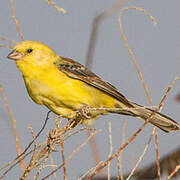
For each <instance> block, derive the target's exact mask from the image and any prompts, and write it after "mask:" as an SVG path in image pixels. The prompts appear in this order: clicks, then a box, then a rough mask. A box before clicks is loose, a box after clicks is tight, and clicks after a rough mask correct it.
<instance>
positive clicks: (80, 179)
mask: <svg viewBox="0 0 180 180" xmlns="http://www.w3.org/2000/svg"><path fill="white" fill-rule="evenodd" d="M101 163H103V161H100V162H99V163H98V164H97V165H96V166H94V167H92V168H91V169H89V170H88V171H87V172H86V173H84V174H83V175H82V176H80V177H79V178H78V179H77V180H84V178H85V177H86V176H87V175H88V174H89V173H91V172H92V171H94V170H95V169H96V168H97V167H98V166H100V164H101Z"/></svg>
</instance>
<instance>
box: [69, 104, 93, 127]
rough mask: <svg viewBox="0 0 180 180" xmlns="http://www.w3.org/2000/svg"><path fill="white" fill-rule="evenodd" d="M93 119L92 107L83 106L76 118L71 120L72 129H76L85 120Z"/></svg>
mask: <svg viewBox="0 0 180 180" xmlns="http://www.w3.org/2000/svg"><path fill="white" fill-rule="evenodd" d="M87 119H91V113H90V107H89V106H88V105H84V106H82V107H81V108H80V109H79V110H78V111H77V114H76V116H75V117H73V118H72V119H69V121H70V124H72V125H71V126H72V128H75V127H76V126H77V125H78V124H81V123H82V122H83V121H84V120H87Z"/></svg>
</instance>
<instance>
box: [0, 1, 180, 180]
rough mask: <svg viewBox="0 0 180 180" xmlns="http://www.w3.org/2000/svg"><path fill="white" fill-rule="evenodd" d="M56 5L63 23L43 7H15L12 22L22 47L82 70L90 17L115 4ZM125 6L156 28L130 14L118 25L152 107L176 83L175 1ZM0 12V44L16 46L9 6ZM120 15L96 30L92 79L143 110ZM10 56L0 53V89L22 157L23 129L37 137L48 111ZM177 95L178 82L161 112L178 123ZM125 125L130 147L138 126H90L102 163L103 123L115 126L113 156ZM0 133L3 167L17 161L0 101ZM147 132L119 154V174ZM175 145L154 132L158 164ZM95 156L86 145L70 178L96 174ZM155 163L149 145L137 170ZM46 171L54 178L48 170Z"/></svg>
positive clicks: (114, 120)
mask: <svg viewBox="0 0 180 180" xmlns="http://www.w3.org/2000/svg"><path fill="white" fill-rule="evenodd" d="M55 2H56V3H57V5H59V6H60V7H62V8H64V9H65V10H66V11H67V13H66V14H64V15H63V14H62V13H60V12H58V11H56V9H55V8H53V7H52V6H50V5H48V4H47V3H46V1H45V0H44V1H42V0H31V1H30V0H29V1H23V0H16V1H14V6H15V12H16V16H17V19H18V21H19V24H20V27H21V30H22V32H23V35H24V37H25V40H37V41H41V42H43V43H45V44H47V45H48V46H50V47H51V48H52V49H53V50H55V51H56V52H57V53H58V54H59V55H62V56H65V57H69V58H72V59H74V60H76V61H78V62H80V63H82V64H85V62H86V55H87V49H88V43H89V39H90V34H91V30H92V22H93V19H94V17H95V16H97V15H98V14H100V13H101V12H103V11H104V10H106V9H108V8H110V7H111V6H112V5H113V4H114V3H116V2H117V1H116V0H111V1H108V0H100V1H97V0H86V1H85V0H76V1H74V0H69V1H64V0H61V1H58V0H56V1H55ZM126 6H136V7H139V8H143V9H145V10H146V11H147V12H149V13H151V15H152V16H153V17H154V18H155V19H156V21H157V26H154V25H153V23H152V21H151V20H150V19H149V18H148V17H147V16H145V15H144V14H143V13H142V12H138V11H135V10H129V11H127V12H125V13H124V15H123V18H122V22H123V30H124V32H125V34H126V36H127V40H128V42H129V45H130V47H131V48H132V50H133V52H134V55H135V57H136V60H137V63H138V65H139V67H140V69H141V72H142V74H143V77H144V80H145V82H146V84H147V87H148V89H149V92H150V95H151V98H152V101H153V105H155V106H156V105H158V104H159V102H160V100H161V97H162V96H163V94H164V93H165V91H166V89H167V87H168V86H169V85H170V84H171V83H172V81H173V79H174V78H175V77H176V76H180V70H179V68H180V36H179V32H180V23H179V17H180V11H179V6H180V1H179V0H174V1H169V0H158V1H156V0H150V1H143V0H136V1H128V2H127V3H126ZM0 9H1V10H0V25H1V26H0V27H1V29H0V36H1V37H4V36H6V37H8V38H9V39H14V40H16V41H20V38H19V35H18V33H17V30H16V26H15V24H14V21H13V20H12V17H11V16H12V15H11V10H10V5H9V1H7V0H1V2H0ZM119 12H120V11H117V12H116V13H114V14H113V15H111V16H109V17H108V18H106V19H105V20H104V21H103V22H102V23H101V24H100V26H99V34H98V37H97V43H96V48H95V52H94V57H93V68H92V69H93V71H94V72H95V73H96V74H97V75H100V76H101V77H102V78H103V79H105V80H107V81H108V82H110V83H111V84H113V85H114V86H116V87H117V88H118V89H119V91H120V92H121V93H122V94H124V95H125V96H126V97H127V98H128V99H130V100H132V101H134V102H137V103H138V104H142V105H146V106H148V105H149V103H148V99H147V97H146V94H145V91H144V88H143V86H142V84H141V82H140V80H139V77H138V74H137V71H136V68H135V65H134V64H133V62H132V60H131V58H130V56H129V54H128V51H127V49H126V47H125V45H124V42H123V40H122V37H121V34H120V30H119V25H118V16H119ZM2 43H3V42H2ZM2 43H1V44H2ZM6 44H7V43H6ZM9 52H10V50H9V49H5V48H0V54H1V59H0V84H1V85H2V87H3V90H4V92H5V95H6V97H7V100H8V103H9V106H10V107H11V109H12V111H13V115H14V117H15V119H16V125H17V129H18V135H19V141H20V145H21V148H22V149H24V148H25V147H26V146H27V144H28V142H30V141H31V139H32V136H31V134H30V132H29V130H28V128H27V127H28V124H30V125H31V127H32V128H33V130H34V132H35V133H36V132H38V130H39V129H40V128H41V127H42V125H43V123H44V120H45V117H46V113H47V111H48V110H47V108H46V107H42V106H39V105H37V104H35V103H34V102H32V100H31V99H30V97H29V96H28V94H27V91H26V88H25V85H24V82H23V79H22V77H21V73H20V72H19V71H18V70H17V68H16V66H15V63H14V62H12V61H10V60H9V59H7V58H6V56H7V55H8V53H9ZM179 92H180V81H177V83H176V84H175V86H174V87H173V89H172V91H171V92H170V93H169V95H168V97H167V99H166V101H165V104H164V107H163V110H162V112H163V113H164V114H166V115H168V116H170V117H172V118H173V119H174V120H176V121H177V122H179V123H180V117H179V115H180V104H179V103H178V102H177V101H176V99H175V97H176V95H177V94H178V93H179ZM51 120H52V121H49V122H48V125H47V127H46V130H45V131H44V132H43V134H42V135H41V137H40V138H39V140H38V141H39V142H42V141H43V140H45V138H46V134H47V132H48V130H50V129H52V128H53V123H54V121H53V116H52V115H51ZM124 120H127V127H126V137H125V139H126V140H127V139H128V138H129V137H131V136H132V135H133V133H134V132H135V131H136V130H137V129H138V128H139V127H140V126H141V125H142V124H143V122H142V121H140V120H139V119H136V118H132V117H126V116H120V115H114V114H113V115H108V116H105V117H101V118H100V119H98V120H97V121H95V124H94V127H95V128H97V129H102V131H101V132H100V133H98V134H97V135H96V140H97V144H98V147H99V151H100V154H101V159H102V160H106V159H107V157H108V154H109V136H108V122H109V121H111V125H112V144H113V151H114V150H116V149H117V148H118V147H120V145H121V139H122V138H121V137H122V126H123V121H124ZM0 131H1V135H0V142H1V150H0V162H1V165H3V164H5V163H6V162H8V161H10V160H11V159H13V158H14V157H15V156H16V148H15V141H14V137H13V136H14V135H13V131H12V125H11V120H10V117H9V114H8V112H7V110H6V108H5V105H4V103H3V101H2V98H1V97H0ZM151 132H152V126H151V125H147V126H146V127H145V129H144V130H143V132H142V133H141V134H140V135H139V136H138V137H137V138H136V139H135V140H134V141H133V142H132V143H131V144H129V145H128V146H127V148H126V149H125V150H124V151H123V157H122V167H123V172H124V173H125V174H126V173H127V172H129V171H130V170H131V169H132V168H133V167H134V165H135V163H136V161H137V159H138V157H139V156H140V154H141V153H142V152H143V150H144V147H145V145H146V143H147V141H148V139H149V137H150V135H151ZM86 138H87V133H81V134H79V135H76V136H73V137H72V138H70V139H69V140H68V141H67V142H66V143H65V145H64V148H65V156H68V155H69V154H70V153H71V152H72V151H73V149H75V147H77V146H78V145H79V144H81V143H82V142H83V141H84V140H85V139H86ZM179 138H180V134H179V132H175V133H169V134H166V133H164V132H163V131H160V130H158V143H159V153H160V157H162V156H164V155H166V154H167V153H169V152H171V151H173V150H174V149H176V148H178V147H179ZM58 155H59V154H58ZM92 156H93V155H92V152H91V149H90V146H89V144H87V145H86V146H85V147H84V148H82V150H81V151H79V152H78V153H77V154H76V155H75V156H74V157H73V158H72V160H71V161H69V162H68V163H67V178H68V179H71V180H74V179H77V178H78V177H79V176H80V175H82V174H83V173H85V172H86V171H87V170H88V169H90V168H91V167H93V166H94V164H93V158H92ZM57 157H58V158H57V159H56V160H55V163H56V164H61V157H60V155H59V156H57ZM155 159H156V153H155V143H154V139H153V141H152V142H151V145H150V147H149V149H148V151H147V153H146V155H145V157H144V158H143V161H142V163H141V164H140V167H144V166H146V165H148V164H150V163H152V162H154V161H155ZM47 169H48V170H51V169H50V168H47ZM105 170H106V169H105ZM117 171H118V170H117V161H116V160H113V161H112V163H111V175H112V176H117ZM20 174H21V170H20V168H19V167H18V168H15V169H13V170H12V171H11V172H10V173H9V174H8V175H7V179H17V178H18V177H19V176H20ZM42 174H43V172H42ZM44 174H46V173H44ZM58 174H59V177H61V178H62V176H61V175H62V174H63V173H62V170H60V171H58ZM163 177H165V176H163Z"/></svg>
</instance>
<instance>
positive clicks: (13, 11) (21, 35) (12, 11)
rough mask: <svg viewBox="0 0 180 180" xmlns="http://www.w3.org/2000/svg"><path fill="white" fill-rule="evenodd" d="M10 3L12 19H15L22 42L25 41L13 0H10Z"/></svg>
mask: <svg viewBox="0 0 180 180" xmlns="http://www.w3.org/2000/svg"><path fill="white" fill-rule="evenodd" d="M9 3H10V6H11V13H12V18H13V20H14V22H15V24H16V29H17V31H18V33H19V36H20V38H21V41H24V37H23V34H22V32H21V29H20V26H19V23H18V20H17V18H16V14H15V10H14V5H13V2H12V0H9Z"/></svg>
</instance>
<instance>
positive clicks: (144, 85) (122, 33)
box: [118, 7, 157, 105]
mask: <svg viewBox="0 0 180 180" xmlns="http://www.w3.org/2000/svg"><path fill="white" fill-rule="evenodd" d="M129 9H135V10H138V11H141V12H143V13H144V14H146V15H147V16H148V17H150V19H151V20H152V22H153V23H154V24H155V25H156V24H157V23H156V20H155V19H154V18H153V17H152V16H151V15H150V14H149V13H147V12H146V11H145V10H144V9H141V8H137V7H127V8H123V9H122V10H121V12H120V16H119V19H118V20H119V28H120V32H121V35H122V38H123V40H124V44H125V46H126V47H127V49H128V52H129V54H130V56H131V59H132V60H133V62H134V64H135V66H136V70H137V72H138V74H139V77H140V80H141V82H142V84H143V87H144V89H145V91H146V95H147V97H148V100H149V102H150V104H151V105H152V100H151V97H150V94H149V91H148V88H147V86H146V84H145V81H144V79H143V76H142V73H141V71H140V68H139V66H138V64H137V62H136V59H135V57H134V54H133V52H132V50H131V48H130V47H129V45H128V42H127V38H126V37H125V34H124V32H123V28H122V22H121V17H122V14H123V13H124V11H127V10H129Z"/></svg>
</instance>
